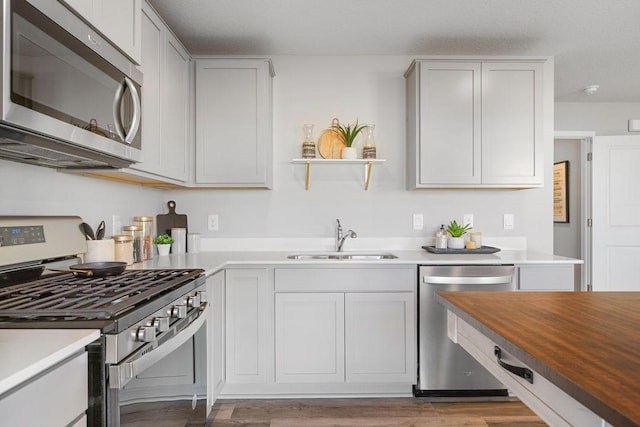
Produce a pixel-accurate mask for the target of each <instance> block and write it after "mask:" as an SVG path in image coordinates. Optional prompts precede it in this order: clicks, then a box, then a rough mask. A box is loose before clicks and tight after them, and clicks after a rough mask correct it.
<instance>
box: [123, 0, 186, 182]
mask: <svg viewBox="0 0 640 427" xmlns="http://www.w3.org/2000/svg"><path fill="white" fill-rule="evenodd" d="M142 44H143V46H144V49H143V50H142V64H141V66H140V70H141V71H142V72H143V74H144V85H143V89H142V105H143V109H142V154H143V160H142V162H141V163H137V164H134V165H132V166H131V168H132V169H135V170H139V171H143V172H148V173H151V174H154V175H157V176H159V177H164V178H169V181H170V180H175V181H178V183H180V182H186V181H187V180H188V179H189V160H190V157H189V149H190V148H191V144H190V142H189V134H190V129H189V123H190V122H189V111H190V108H189V101H190V99H191V98H190V96H189V93H190V92H189V84H190V60H191V58H190V56H189V54H188V52H187V51H186V50H185V49H184V48H183V47H182V45H181V44H180V42H179V41H178V40H177V39H176V38H175V37H174V36H173V34H172V33H171V31H170V30H169V29H168V28H167V26H166V25H165V24H164V22H163V21H162V20H161V19H160V17H159V16H158V15H157V14H156V13H155V11H154V10H153V9H152V8H151V7H150V6H149V5H148V4H147V3H146V2H145V3H144V5H143V13H142ZM170 182H171V181H170Z"/></svg>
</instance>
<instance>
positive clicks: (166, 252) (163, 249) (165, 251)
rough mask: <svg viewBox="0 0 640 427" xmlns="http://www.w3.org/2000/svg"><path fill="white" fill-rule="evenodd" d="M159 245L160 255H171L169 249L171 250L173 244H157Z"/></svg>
mask: <svg viewBox="0 0 640 427" xmlns="http://www.w3.org/2000/svg"><path fill="white" fill-rule="evenodd" d="M156 246H157V247H158V255H161V256H163V255H169V250H171V245H170V244H166V245H156Z"/></svg>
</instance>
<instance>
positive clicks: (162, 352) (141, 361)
mask: <svg viewBox="0 0 640 427" xmlns="http://www.w3.org/2000/svg"><path fill="white" fill-rule="evenodd" d="M206 309H207V303H206V302H203V303H202V304H201V305H200V306H199V307H198V312H199V316H198V317H197V318H196V319H195V320H194V321H193V322H191V323H190V324H189V326H187V327H186V328H184V329H183V330H181V331H180V332H178V334H177V335H175V336H173V337H172V338H171V339H170V340H168V341H166V342H165V343H163V344H162V345H160V346H158V347H156V348H155V349H153V350H152V351H149V352H148V353H145V354H143V355H142V356H139V357H135V356H134V358H133V360H128V359H125V360H124V361H123V362H121V363H120V364H118V365H111V366H109V386H110V387H111V388H114V389H121V388H122V387H124V385H125V384H127V383H128V382H129V381H131V380H132V379H133V378H135V376H136V375H138V374H140V373H142V372H143V371H145V370H146V369H148V368H150V367H151V366H153V365H154V364H155V363H157V362H158V361H160V360H161V359H163V358H164V357H166V356H167V355H168V354H169V353H171V352H172V351H174V350H176V349H177V348H178V347H180V346H181V345H182V344H184V343H185V342H187V340H188V339H189V338H191V337H192V336H193V335H194V334H195V333H196V332H197V331H198V329H200V327H201V326H202V325H203V324H204V322H205V321H206V318H207V316H206V313H205V310H206Z"/></svg>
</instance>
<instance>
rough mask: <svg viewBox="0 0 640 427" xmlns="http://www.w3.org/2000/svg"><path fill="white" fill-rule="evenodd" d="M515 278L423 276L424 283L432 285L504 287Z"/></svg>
mask: <svg viewBox="0 0 640 427" xmlns="http://www.w3.org/2000/svg"><path fill="white" fill-rule="evenodd" d="M512 280H513V276H512V275H510V274H508V275H499V276H422V281H423V282H424V283H428V284H431V285H502V284H509V283H511V281H512Z"/></svg>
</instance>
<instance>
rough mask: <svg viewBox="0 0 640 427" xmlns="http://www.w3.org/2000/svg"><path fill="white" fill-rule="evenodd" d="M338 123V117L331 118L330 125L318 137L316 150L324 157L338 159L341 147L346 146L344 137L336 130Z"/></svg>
mask: <svg viewBox="0 0 640 427" xmlns="http://www.w3.org/2000/svg"><path fill="white" fill-rule="evenodd" d="M339 125H340V122H339V121H338V119H333V121H332V122H331V127H330V128H329V129H327V130H325V131H324V132H322V135H320V138H318V152H320V155H321V156H322V157H323V158H324V159H339V158H340V155H341V153H342V148H343V147H346V143H345V141H344V137H343V136H342V134H341V133H340V132H339V131H338V126H339Z"/></svg>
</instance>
